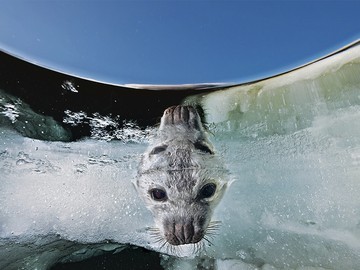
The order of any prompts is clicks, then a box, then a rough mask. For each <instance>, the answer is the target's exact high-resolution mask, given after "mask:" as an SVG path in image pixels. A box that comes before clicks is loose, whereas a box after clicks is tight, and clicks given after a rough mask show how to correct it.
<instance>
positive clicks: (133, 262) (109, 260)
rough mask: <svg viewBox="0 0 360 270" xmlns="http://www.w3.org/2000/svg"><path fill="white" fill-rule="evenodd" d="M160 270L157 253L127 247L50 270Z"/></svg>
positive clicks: (59, 265) (60, 265) (58, 265)
mask: <svg viewBox="0 0 360 270" xmlns="http://www.w3.org/2000/svg"><path fill="white" fill-rule="evenodd" d="M99 269H104V270H105V269H106V270H119V269H132V270H150V269H151V270H162V269H164V268H163V267H162V266H161V265H160V256H159V253H157V252H153V251H149V250H147V249H144V248H140V247H129V248H126V249H125V250H123V251H121V252H120V253H117V254H112V253H106V254H103V255H99V256H95V257H92V258H90V259H87V260H84V261H80V262H69V263H64V264H56V265H55V266H53V267H52V268H50V270H99Z"/></svg>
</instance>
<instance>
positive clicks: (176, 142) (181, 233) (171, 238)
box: [136, 106, 226, 246]
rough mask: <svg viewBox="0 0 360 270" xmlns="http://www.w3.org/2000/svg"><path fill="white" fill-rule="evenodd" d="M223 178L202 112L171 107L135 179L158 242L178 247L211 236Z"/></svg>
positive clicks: (189, 108) (181, 107)
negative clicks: (151, 217)
mask: <svg viewBox="0 0 360 270" xmlns="http://www.w3.org/2000/svg"><path fill="white" fill-rule="evenodd" d="M224 178H225V177H224V170H223V167H222V166H221V162H219V160H218V159H217V157H216V155H215V154H214V148H213V146H212V144H211V143H210V141H209V140H208V138H207V134H206V131H205V129H204V126H203V124H202V122H201V118H200V116H199V114H198V112H197V110H196V109H195V108H194V107H192V106H174V107H170V108H168V109H166V110H165V112H164V114H163V117H162V119H161V124H160V128H159V132H158V136H157V138H156V139H155V141H154V143H152V144H151V146H150V148H149V149H148V150H147V151H146V152H145V153H144V154H143V156H142V160H141V162H140V165H139V169H138V177H137V181H136V187H137V190H138V192H139V194H140V196H141V197H142V198H143V199H144V201H145V203H146V205H147V207H148V208H149V209H150V211H151V212H152V213H153V216H154V220H155V223H156V230H155V231H156V236H157V238H158V240H159V241H165V242H164V243H168V244H170V245H174V246H177V245H184V244H195V243H198V242H199V241H201V240H202V239H204V238H205V239H206V235H207V233H209V231H210V230H211V228H213V227H214V226H211V225H210V224H211V223H210V220H211V216H212V213H213V209H214V207H215V206H216V205H217V204H218V203H219V201H220V199H221V197H222V196H223V194H224V191H225V188H226V181H225V180H224ZM209 225H210V226H209Z"/></svg>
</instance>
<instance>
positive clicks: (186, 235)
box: [184, 222, 194, 244]
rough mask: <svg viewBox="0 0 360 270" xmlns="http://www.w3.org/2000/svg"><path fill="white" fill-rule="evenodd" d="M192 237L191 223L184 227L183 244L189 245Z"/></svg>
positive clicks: (192, 228) (192, 226) (192, 227)
mask: <svg viewBox="0 0 360 270" xmlns="http://www.w3.org/2000/svg"><path fill="white" fill-rule="evenodd" d="M193 236H194V225H193V224H192V222H191V223H186V224H185V225H184V238H185V243H187V244H188V243H191V239H192V238H193Z"/></svg>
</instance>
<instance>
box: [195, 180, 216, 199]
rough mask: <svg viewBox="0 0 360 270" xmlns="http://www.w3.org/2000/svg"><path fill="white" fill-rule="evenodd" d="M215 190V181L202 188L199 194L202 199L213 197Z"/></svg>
mask: <svg viewBox="0 0 360 270" xmlns="http://www.w3.org/2000/svg"><path fill="white" fill-rule="evenodd" d="M215 191H216V185H215V184H213V183H209V184H206V185H205V186H203V187H202V188H201V190H200V192H199V195H198V196H199V198H200V199H207V198H210V197H212V196H213V195H214V194H215Z"/></svg>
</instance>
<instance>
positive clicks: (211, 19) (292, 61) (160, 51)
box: [0, 0, 360, 84]
mask: <svg viewBox="0 0 360 270" xmlns="http://www.w3.org/2000/svg"><path fill="white" fill-rule="evenodd" d="M359 11H360V1H270V0H269V1H90V0H89V1H70V0H68V1H67V0H62V1H54V0H48V1H30V0H28V1H18V0H3V1H1V9H0V47H1V48H3V49H5V50H7V51H11V52H13V53H15V54H17V55H20V56H23V57H25V58H26V59H29V60H31V61H35V62H37V63H40V64H42V65H45V66H48V67H51V68H54V69H57V70H61V71H65V72H70V73H75V74H77V75H80V76H85V77H91V78H94V79H99V80H104V81H108V82H113V83H152V84H182V83H205V82H230V81H231V82H245V81H249V80H253V79H258V78H261V77H264V76H268V75H272V74H276V73H278V72H281V71H285V70H287V69H290V68H293V67H296V66H298V65H300V64H303V63H305V62H307V61H310V60H313V59H315V58H317V57H320V56H322V55H324V54H327V53H329V52H331V51H333V50H335V49H337V48H339V47H341V46H343V45H346V44H347V43H349V42H351V41H353V40H355V39H358V38H360V16H359Z"/></svg>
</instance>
